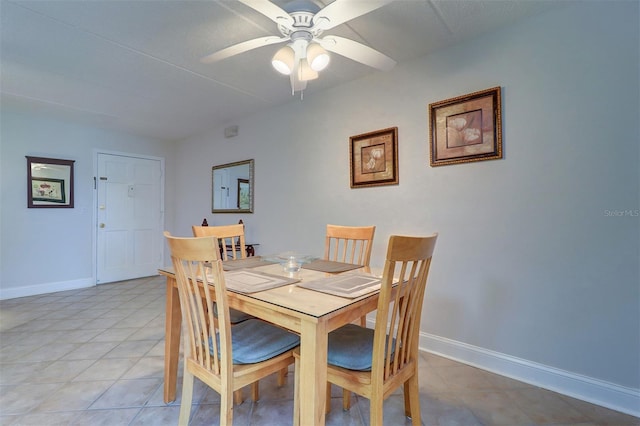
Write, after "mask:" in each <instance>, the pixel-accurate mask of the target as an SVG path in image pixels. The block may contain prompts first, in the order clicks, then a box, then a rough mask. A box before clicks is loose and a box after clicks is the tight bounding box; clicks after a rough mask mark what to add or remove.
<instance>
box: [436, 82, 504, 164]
mask: <svg viewBox="0 0 640 426" xmlns="http://www.w3.org/2000/svg"><path fill="white" fill-rule="evenodd" d="M429 146H430V162H431V166H432V167H434V166H444V165H447V164H458V163H469V162H472V161H482V160H496V159H500V158H502V110H501V97H500V87H494V88H491V89H487V90H482V91H479V92H474V93H469V94H468V95H464V96H458V97H456V98H452V99H446V100H444V101H439V102H434V103H432V104H429Z"/></svg>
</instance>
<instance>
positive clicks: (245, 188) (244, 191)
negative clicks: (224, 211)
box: [238, 179, 249, 209]
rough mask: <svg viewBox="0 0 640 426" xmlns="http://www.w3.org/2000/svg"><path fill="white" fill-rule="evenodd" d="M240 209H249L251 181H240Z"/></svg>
mask: <svg viewBox="0 0 640 426" xmlns="http://www.w3.org/2000/svg"><path fill="white" fill-rule="evenodd" d="M238 208H239V209H248V208H249V179H238Z"/></svg>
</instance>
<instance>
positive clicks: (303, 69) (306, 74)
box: [298, 58, 318, 81]
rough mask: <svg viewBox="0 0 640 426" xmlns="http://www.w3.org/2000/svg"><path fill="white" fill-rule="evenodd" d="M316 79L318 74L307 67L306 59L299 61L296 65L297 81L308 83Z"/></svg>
mask: <svg viewBox="0 0 640 426" xmlns="http://www.w3.org/2000/svg"><path fill="white" fill-rule="evenodd" d="M316 78H318V73H317V72H316V71H315V70H314V69H312V68H311V67H310V66H309V62H308V61H307V58H302V59H300V63H299V64H298V80H300V81H309V80H315V79H316Z"/></svg>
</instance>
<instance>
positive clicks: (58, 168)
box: [27, 156, 74, 208]
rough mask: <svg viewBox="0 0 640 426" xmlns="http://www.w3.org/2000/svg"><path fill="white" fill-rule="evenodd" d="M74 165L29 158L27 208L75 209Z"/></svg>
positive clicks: (48, 159)
mask: <svg viewBox="0 0 640 426" xmlns="http://www.w3.org/2000/svg"><path fill="white" fill-rule="evenodd" d="M73 163H74V161H73V160H59V159H55V158H43V157H29V156H27V207H28V208H52V207H53V208H55V207H58V208H61V207H62V208H73Z"/></svg>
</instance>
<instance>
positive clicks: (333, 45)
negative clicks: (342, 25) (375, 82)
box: [318, 3, 396, 71]
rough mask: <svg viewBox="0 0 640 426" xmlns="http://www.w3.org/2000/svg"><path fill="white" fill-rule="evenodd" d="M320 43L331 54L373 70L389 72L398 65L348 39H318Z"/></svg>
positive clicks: (333, 37) (335, 37)
mask: <svg viewBox="0 0 640 426" xmlns="http://www.w3.org/2000/svg"><path fill="white" fill-rule="evenodd" d="M332 4H333V3H332ZM318 41H319V42H320V44H321V45H322V47H324V48H325V49H327V50H328V51H330V52H334V53H337V54H338V55H342V56H344V57H346V58H349V59H353V60H354V61H357V62H360V63H361V64H365V65H368V66H370V67H372V68H377V69H379V70H381V71H389V70H390V69H391V68H393V67H394V66H395V65H396V61H394V60H393V59H391V58H390V57H388V56H387V55H384V54H382V53H380V52H378V51H377V50H375V49H372V48H370V47H369V46H365V45H364V44H362V43H358V42H357V41H353V40H350V39H348V38H344V37H338V36H326V37H324V38H322V39H318Z"/></svg>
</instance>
